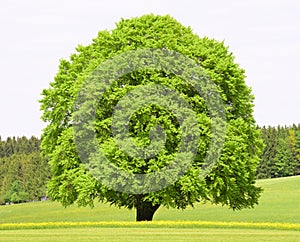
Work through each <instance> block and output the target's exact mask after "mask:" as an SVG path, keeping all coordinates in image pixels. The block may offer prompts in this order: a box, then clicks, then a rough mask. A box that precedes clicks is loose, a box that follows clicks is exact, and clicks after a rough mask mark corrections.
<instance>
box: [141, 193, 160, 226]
mask: <svg viewBox="0 0 300 242" xmlns="http://www.w3.org/2000/svg"><path fill="white" fill-rule="evenodd" d="M159 206H160V205H159V204H156V205H152V203H151V202H147V201H143V196H141V195H138V196H137V197H136V221H152V219H153V215H154V213H155V212H156V210H157V209H158V208H159Z"/></svg>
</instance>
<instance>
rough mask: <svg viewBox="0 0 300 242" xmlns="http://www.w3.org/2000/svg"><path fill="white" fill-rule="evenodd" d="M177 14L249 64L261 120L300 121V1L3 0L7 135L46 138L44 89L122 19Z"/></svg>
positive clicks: (1, 59)
mask: <svg viewBox="0 0 300 242" xmlns="http://www.w3.org/2000/svg"><path fill="white" fill-rule="evenodd" d="M147 13H154V14H170V15H171V16H172V17H174V18H175V19H177V20H178V21H179V22H181V23H182V24H183V25H185V26H190V27H191V28H192V29H193V30H194V32H195V33H197V34H198V35H199V36H200V37H204V36H208V37H210V38H215V39H217V40H220V41H222V40H224V41H225V44H226V45H227V46H229V47H230V51H232V52H233V54H234V56H235V57H236V62H237V63H239V64H240V66H241V67H242V68H243V69H245V70H246V75H247V79H246V83H247V85H248V86H250V87H251V88H252V90H253V93H254V95H255V98H256V99H255V108H254V117H255V119H256V121H257V123H258V124H259V125H278V124H280V125H291V124H293V123H297V124H298V123H300V110H299V106H300V95H299V93H300V77H299V71H300V61H299V59H298V57H299V56H300V1H298V0H207V1H196V0H194V1H191V0H184V1H183V0H177V1H176V0H173V1H169V0H168V1H164V0H146V1H139V0H119V1H116V0H110V1H99V0H85V1H79V0H26V1H23V0H1V4H0V31H1V38H0V68H1V69H0V70H1V76H0V78H1V79H0V80H1V88H0V112H1V118H0V136H2V139H3V138H6V137H7V136H23V135H26V136H31V135H35V136H40V134H41V132H42V131H41V130H42V129H43V127H45V124H44V123H43V122H42V121H41V120H40V116H41V112H40V111H39V103H38V100H39V99H40V93H41V91H42V89H43V88H47V87H48V86H49V82H50V81H52V80H53V77H54V76H55V74H56V72H57V70H58V64H59V59H61V58H68V57H69V56H70V55H71V54H72V53H74V52H75V47H76V46H77V45H78V44H83V45H87V44H89V43H90V42H91V40H92V39H93V38H95V37H96V36H97V32H98V31H100V30H104V29H108V30H110V29H113V28H114V26H115V23H116V22H118V21H119V20H120V19H121V18H130V17H136V16H141V15H143V14H147Z"/></svg>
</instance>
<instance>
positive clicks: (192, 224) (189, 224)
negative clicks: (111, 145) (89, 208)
mask: <svg viewBox="0 0 300 242" xmlns="http://www.w3.org/2000/svg"><path fill="white" fill-rule="evenodd" d="M69 227H153V228H155V227H171V228H173V227H178V228H201V227H216V228H260V229H284V230H300V224H299V223H271V222H255V223H254V222H214V221H151V222H146V221H145V222H128V221H124V222H122V221H103V222H41V223H4V224H0V229H2V230H3V229H31V228H32V229H43V228H69Z"/></svg>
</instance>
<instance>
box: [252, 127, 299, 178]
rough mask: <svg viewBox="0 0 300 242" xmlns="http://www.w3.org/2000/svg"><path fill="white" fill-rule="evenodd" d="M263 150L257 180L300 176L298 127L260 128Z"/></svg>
mask: <svg viewBox="0 0 300 242" xmlns="http://www.w3.org/2000/svg"><path fill="white" fill-rule="evenodd" d="M261 131H262V132H261V133H262V139H263V140H264V143H265V148H264V150H263V153H262V155H261V162H260V164H259V167H258V169H257V177H258V178H275V177H285V176H294V175H300V169H299V168H300V156H299V154H300V126H299V125H298V126H297V125H293V126H290V127H289V126H284V127H282V126H278V127H270V126H269V127H262V128H261Z"/></svg>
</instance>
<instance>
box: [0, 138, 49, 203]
mask: <svg viewBox="0 0 300 242" xmlns="http://www.w3.org/2000/svg"><path fill="white" fill-rule="evenodd" d="M40 143H41V141H40V140H39V139H38V138H36V137H31V138H29V139H28V138H26V137H20V138H15V137H13V138H11V137H8V138H7V139H6V140H5V141H3V140H1V137H0V204H5V203H11V202H12V203H20V202H27V201H33V200H40V199H41V198H42V197H43V196H45V195H46V183H47V181H48V180H49V178H50V168H49V165H48V163H47V161H46V160H45V159H42V158H41V155H40Z"/></svg>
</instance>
